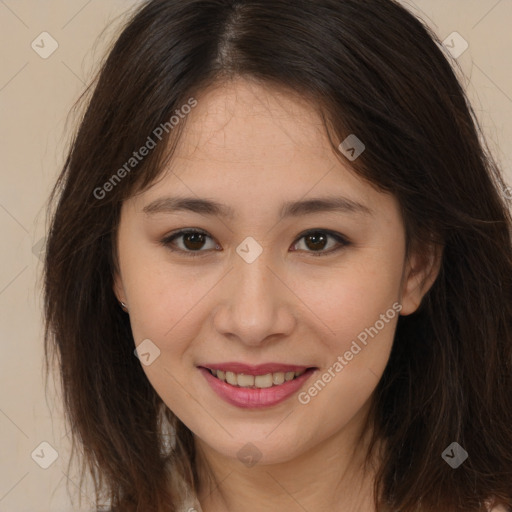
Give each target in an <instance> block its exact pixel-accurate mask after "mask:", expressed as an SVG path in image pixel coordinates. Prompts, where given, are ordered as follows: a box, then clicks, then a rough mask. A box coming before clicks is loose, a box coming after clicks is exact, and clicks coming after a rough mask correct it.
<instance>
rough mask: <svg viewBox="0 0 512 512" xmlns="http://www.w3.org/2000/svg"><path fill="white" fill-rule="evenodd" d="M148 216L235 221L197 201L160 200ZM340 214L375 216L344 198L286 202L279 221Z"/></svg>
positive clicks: (221, 208) (218, 207) (229, 212)
mask: <svg viewBox="0 0 512 512" xmlns="http://www.w3.org/2000/svg"><path fill="white" fill-rule="evenodd" d="M142 211H143V212H144V213H146V214H148V215H153V214H157V213H175V212H177V211H188V212H193V213H198V214H201V215H212V216H219V217H223V218H228V219H234V217H235V212H234V210H233V209H232V208H231V207H229V206H227V205H225V204H222V203H219V202H217V201H213V200H210V199H201V198H197V197H163V198H160V199H156V200H154V201H152V202H151V203H149V204H148V205H146V206H145V207H144V208H143V210H142ZM323 212H340V213H360V214H365V215H374V213H375V212H374V211H373V210H371V209H370V208H368V207H367V206H365V205H363V204H361V203H358V202H357V201H354V200H352V199H349V198H346V197H316V198H312V199H307V200H302V201H288V202H285V203H284V204H283V206H282V208H281V213H280V218H281V219H284V218H287V217H299V216H303V215H309V214H313V213H323Z"/></svg>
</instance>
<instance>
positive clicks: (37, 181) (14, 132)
mask: <svg viewBox="0 0 512 512" xmlns="http://www.w3.org/2000/svg"><path fill="white" fill-rule="evenodd" d="M136 4H137V2H136V1H135V0H130V1H128V0H125V1H122V0H67V1H65V0H46V1H44V2H43V1H35V0H0V24H1V25H0V26H1V30H0V48H1V55H2V59H1V62H2V66H1V67H0V109H1V118H0V119H1V124H0V130H1V132H0V141H1V152H0V155H1V160H0V166H1V168H0V169H1V170H0V180H1V187H0V229H1V242H0V258H1V265H0V339H1V345H0V379H1V380H0V382H1V388H0V446H1V452H0V512H18V511H30V512H43V511H51V512H58V511H70V510H78V507H77V506H76V505H75V507H72V505H71V501H70V499H69V497H68V495H67V492H68V491H67V490H66V484H67V488H68V490H69V491H70V492H72V493H74V494H75V495H76V493H77V487H76V486H77V483H78V480H77V477H76V472H75V471H74V470H73V469H71V470H68V459H69V452H68V450H69V443H68V437H67V436H66V430H65V426H64V423H63V421H62V416H61V408H60V406H59V399H58V397H57V398H55V393H56V391H55V389H54V387H53V385H52V384H51V381H50V385H49V388H48V393H47V394H45V389H44V380H43V373H42V357H43V350H42V329H41V326H42V322H41V310H40V307H41V296H40V271H41V261H40V259H39V257H38V254H39V253H38V250H39V248H40V247H41V244H42V242H41V240H43V241H44V232H45V202H46V199H47V196H48V193H49V191H50V188H51V186H52V183H53V182H54V180H55V177H56V175H57V172H58V171H59V169H60V166H61V165H62V162H63V159H64V151H65V148H66V144H67V142H68V141H69V136H70V133H71V128H72V125H71V126H70V125H69V124H68V125H66V116H67V113H68V111H69V109H70V108H71V106H72V104H73V103H74V101H75V100H76V99H77V98H78V95H79V94H80V93H81V91H82V90H83V89H84V87H85V84H87V83H88V82H89V81H90V79H91V77H92V72H93V70H94V66H95V64H96V63H97V62H98V61H99V59H100V58H101V57H102V52H103V49H104V48H105V47H106V45H108V44H109V43H110V42H111V40H112V38H113V37H114V35H115V33H116V30H117V28H116V27H118V26H119V23H120V22H122V19H123V18H122V16H121V15H122V14H123V13H124V12H125V11H127V10H129V9H131V8H132V7H133V6H134V5H136ZM404 4H406V5H408V6H410V8H411V10H412V11H413V12H415V13H416V14H418V15H419V16H421V17H422V18H423V19H424V20H425V21H427V22H428V23H429V24H430V26H431V27H432V28H433V29H434V30H435V32H436V33H437V34H438V35H439V37H440V38H441V39H442V40H444V39H445V38H446V37H447V36H448V35H449V34H451V33H452V32H453V31H457V32H458V33H459V34H460V35H461V36H462V37H463V38H464V39H465V40H466V41H467V42H468V43H469V48H468V49H467V51H465V52H464V53H463V54H462V55H461V56H460V57H458V59H457V61H458V62H459V63H460V65H461V66H462V69H463V72H464V74H465V76H466V78H465V79H464V84H465V86H466V87H467V90H468V92H469V96H470V99H471V100H472V102H473V105H474V108H475V110H476V112H477V114H478V116H479V118H480V121H481V123H482V126H483V128H484V130H485V133H486V135H487V137H488V141H489V144H490V147H491V149H492V150H493V151H494V153H495V156H496V158H497V159H498V161H499V162H500V163H501V165H502V167H503V169H504V170H505V173H506V178H507V182H508V184H509V185H512V165H511V163H512V66H511V61H512V59H511V57H510V55H511V51H512V31H511V29H510V27H511V22H512V0H414V1H413V0H404ZM120 16H121V17H120ZM107 26H109V27H110V28H109V29H108V30H107V31H106V32H104V33H103V30H104V29H105V27H107ZM44 31H46V32H48V33H49V34H51V36H52V37H53V38H54V39H55V40H56V41H57V43H58V48H57V50H56V51H55V52H54V53H53V54H52V55H51V56H50V57H48V58H47V59H43V58H41V57H40V56H39V55H38V54H37V53H36V52H35V51H34V50H33V49H32V47H31V43H32V41H33V40H36V42H37V41H39V40H40V39H38V36H39V35H40V34H41V33H42V32H44ZM100 34H102V37H101V39H100V38H99V36H100ZM39 44H41V43H39ZM511 190H512V189H511ZM508 194H509V195H510V196H511V197H512V193H511V191H509V192H508ZM42 442H47V443H49V444H50V445H51V446H52V447H53V448H54V449H55V450H56V452H57V453H58V458H57V459H56V460H55V462H54V463H53V464H52V465H51V466H50V467H48V469H43V468H41V467H40V466H39V465H38V464H36V462H35V460H34V459H36V460H38V461H39V462H44V461H45V460H46V461H48V460H49V457H50V454H51V451H50V449H49V448H48V447H44V446H43V447H42V448H38V447H39V445H40V443H42ZM34 450H35V452H34ZM41 450H43V451H41ZM33 453H34V459H33V458H32V456H31V454H33ZM37 455H39V457H37ZM83 499H84V502H83V508H82V509H83V510H92V507H91V505H90V502H89V506H88V499H87V495H84V498H83Z"/></svg>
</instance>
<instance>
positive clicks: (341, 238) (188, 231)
mask: <svg viewBox="0 0 512 512" xmlns="http://www.w3.org/2000/svg"><path fill="white" fill-rule="evenodd" d="M317 233H322V234H325V235H328V236H330V237H331V238H334V239H335V240H336V241H337V242H338V243H339V244H340V245H339V246H338V247H335V248H334V249H330V250H328V251H306V252H308V253H311V255H312V256H314V257H322V256H328V255H329V254H333V253H335V252H338V251H339V250H341V249H343V248H345V247H347V246H349V245H351V242H349V241H348V240H347V239H346V238H345V237H344V236H342V235H341V234H339V233H336V232H334V231H330V230H328V229H312V230H309V231H306V232H305V233H301V234H300V235H299V237H298V238H297V239H296V241H295V242H294V243H293V245H296V244H297V243H298V242H299V241H300V240H301V239H302V238H304V237H306V236H308V235H311V234H317ZM190 234H200V235H205V236H207V237H209V238H212V237H210V235H209V234H208V233H206V232H205V231H202V230H199V229H185V230H181V231H177V232H174V233H170V234H169V235H167V236H166V237H165V238H163V239H162V240H161V244H162V245H163V246H165V247H166V248H167V249H169V250H170V251H172V252H181V253H184V254H186V255H187V256H190V257H192V258H194V257H198V256H204V254H201V253H205V252H209V251H204V250H197V251H190V250H187V251H185V250H183V249H176V248H174V247H173V246H172V242H173V241H174V240H175V239H176V238H180V237H181V236H184V235H190ZM210 250H211V249H210Z"/></svg>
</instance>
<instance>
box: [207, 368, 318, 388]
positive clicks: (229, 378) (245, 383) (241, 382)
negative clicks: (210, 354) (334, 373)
mask: <svg viewBox="0 0 512 512" xmlns="http://www.w3.org/2000/svg"><path fill="white" fill-rule="evenodd" d="M205 369H206V370H208V371H209V372H210V373H211V374H212V375H213V376H214V377H215V378H217V379H219V380H220V381H222V382H226V383H228V384H230V385H231V386H236V387H239V388H249V389H266V388H271V387H275V386H281V385H282V384H284V383H285V382H290V381H292V380H294V379H297V378H298V377H300V376H301V375H303V374H304V373H306V371H307V370H313V369H314V368H304V369H303V370H300V371H287V372H268V373H264V374H260V375H250V374H247V373H242V372H240V373H236V372H231V371H227V370H215V369H212V368H205Z"/></svg>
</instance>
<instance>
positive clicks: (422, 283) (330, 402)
mask: <svg viewBox="0 0 512 512" xmlns="http://www.w3.org/2000/svg"><path fill="white" fill-rule="evenodd" d="M197 100H198V105H197V106H196V107H195V108H194V109H193V110H192V112H191V113H190V114H189V116H188V118H187V120H186V130H185V132H184V135H183V137H182V138H181V139H180V141H179V144H178V147H177V150H176V153H175V154H174V157H173V159H172V162H171V164H170V167H169V168H168V169H166V170H165V173H164V175H163V177H162V179H159V180H157V182H156V183H154V184H153V185H152V186H151V187H150V188H148V189H146V190H145V191H143V192H142V193H140V194H138V195H135V196H133V197H132V198H130V199H129V200H127V201H126V202H125V203H124V204H123V207H122V212H121V220H120V226H119V233H118V254H119V268H120V272H119V274H117V275H116V277H115V286H114V290H115V293H116V295H117V298H118V299H119V300H120V301H123V302H125V303H126V304H127V305H128V309H129V315H130V321H131V326H132V331H133V335H134V339H135V342H136V344H137V345H138V344H139V343H141V341H142V340H145V339H150V340H151V341H152V342H153V343H154V344H155V345H156V346H157V347H158V348H159V350H160V356H159V357H158V358H157V359H156V360H155V361H154V362H153V363H152V364H151V365H148V366H143V369H144V371H145V372H146V375H147V377H148V379H149V380H150V382H151V384H152V385H153V386H154V388H155V390H156V391H157V393H158V394H159V395H160V396H161V397H162V399H163V400H164V402H165V403H166V405H167V406H168V407H169V408H170V409H171V410H172V411H173V412H174V413H175V414H176V415H177V416H178V417H179V418H180V419H181V420H182V421H183V422H184V423H185V425H187V427H188V428H189V429H190V430H191V431H192V432H193V434H194V437H195V441H196V446H197V449H198V452H199V464H198V465H199V473H200V482H201V485H200V487H201V491H200V495H199V499H200V502H201V506H202V508H203V510H204V512H216V511H221V510H223V511H225V510H230V511H231V510H233V511H234V510H246V511H249V512H259V511H263V510H265V511H267V510H268V506H269V503H271V504H272V508H273V509H274V510H281V509H282V510H287V511H290V512H295V511H297V512H298V511H303V510H309V511H324V510H325V511H327V510H329V511H342V510H360V509H361V510H365V511H371V510H375V509H374V506H373V501H372V499H373V496H372V490H371V485H372V477H373V473H372V472H369V473H367V474H366V475H363V474H362V472H361V462H362V456H363V453H364V449H362V448H364V446H363V445H357V444H356V440H357V436H358V435H359V433H360V432H361V427H362V422H363V420H364V418H365V415H366V414H367V411H368V406H369V403H370V398H371V395H372V392H373V391H374V389H375V387H376V386H377V383H378V381H379V379H380V377H381V375H382V373H383V371H384V368H385V366H386V363H387V361H388V358H389V354H390V350H391V346H392V341H393V335H394V332H395V329H396V322H397V320H398V314H397V315H396V316H395V318H394V319H392V320H389V321H388V322H387V323H385V327H384V328H383V329H381V330H380V331H379V333H378V335H377V336H375V337H374V338H373V339H372V338H369V341H368V344H367V345H366V346H365V347H364V349H363V350H361V351H360V352H359V353H358V354H357V355H355V356H354V358H353V359H352V360H351V361H349V362H348V364H347V365H346V366H345V367H344V369H343V371H341V372H339V373H338V374H336V377H335V378H333V379H332V380H331V382H329V383H328V384H327V385H326V386H325V388H324V389H322V390H321V392H319V393H318V394H317V395H316V396H315V397H313V398H312V399H311V401H310V402H309V403H307V404H305V405H303V404H301V403H299V401H298V400H297V396H296V395H294V396H292V397H290V398H289V399H287V400H286V401H284V402H282V403H281V404H278V405H276V406H272V407H268V408H264V409H259V410H255V409H241V408H238V407H236V406H233V405H230V404H228V403H226V402H224V401H223V400H222V399H221V398H219V397H218V396H217V395H216V394H215V393H214V392H213V390H212V389H211V388H210V386H209V385H208V384H207V382H206V380H205V379H204V377H203V375H202V374H201V373H200V372H199V370H198V369H197V367H196V366H197V365H199V364H204V363H220V362H223V361H224V362H225V361H240V362H245V363H249V364H251V363H252V364H260V363H264V362H282V363H288V364H298V365H304V366H308V367H309V366H315V367H318V368H319V370H318V371H317V374H316V375H315V376H313V377H312V378H310V379H309V380H308V382H307V383H306V384H305V385H304V387H303V388H302V389H301V391H304V390H307V389H308V388H309V387H310V386H311V384H312V383H313V382H314V381H315V380H316V379H317V378H318V376H319V375H321V374H322V373H324V372H326V371H327V369H328V368H329V367H332V365H333V363H334V362H335V361H336V360H337V357H338V356H339V355H342V356H343V354H344V353H345V352H346V351H347V350H349V348H350V345H351V343H352V341H353V340H355V339H356V337H357V335H358V334H359V333H361V332H362V331H364V329H365V328H368V327H370V326H373V325H374V324H375V322H376V321H377V320H379V318H380V315H381V314H384V313H386V311H387V310H389V309H390V308H392V305H393V304H394V303H399V304H401V305H402V310H401V314H402V315H408V314H411V313H412V312H414V311H415V310H416V309H417V307H418V306H419V304H420V302H421V299H422V297H423V296H424V294H425V293H426V292H427V291H428V289H429V288H430V286H431V285H432V284H433V282H434V280H435V277H436V276H437V272H438V270H439V259H440V258H439V255H437V254H436V253H435V252H434V250H432V251H431V252H427V253H426V252H425V251H423V252H422V254H423V255H424V256H425V254H428V257H420V255H419V253H418V254H417V255H416V254H411V255H409V257H408V258H406V254H405V231H404V225H403V220H402V218H401V215H400V210H399V205H398V203H397V201H396V199H395V198H394V197H392V196H390V195H388V194H384V193H381V192H378V191H377V190H376V189H375V188H374V187H372V186H370V185H369V184H368V183H367V182H364V181H362V180H361V179H359V178H358V177H357V176H356V175H355V174H354V173H353V172H352V171H351V170H350V167H349V164H350V162H349V161H348V160H346V159H345V157H344V156H343V155H341V154H339V155H336V154H334V152H333V151H332V148H331V147H330V146H329V144H328V139H327V135H326V133H325V129H324V127H323V124H322V122H321V120H320V118H319V117H318V115H317V114H316V113H315V111H314V109H313V108H312V106H311V105H310V104H308V103H307V102H306V101H305V100H303V99H302V98H300V97H297V96H295V95H293V94H290V93H289V92H285V91H281V90H277V89H274V88H269V87H262V86H261V85H257V84H256V83H254V82H249V81H247V80H243V79H237V80H234V81H232V82H230V83H226V84H223V85H222V87H217V88H211V89H209V90H207V91H204V92H203V94H202V95H200V96H197ZM365 142H366V144H367V145H368V144H371V141H365ZM171 195H172V196H194V197H200V198H208V199H213V200H215V201H218V202H220V203H223V204H225V205H228V206H230V207H231V208H232V209H233V210H234V217H233V218H223V217H220V216H214V215H207V214H198V213H194V212H189V211H176V212H168V211H160V212H153V213H147V212H144V211H143V209H144V208H145V207H146V206H147V205H148V204H150V203H151V202H153V201H155V200H157V199H160V198H163V197H166V196H171ZM321 196H330V197H332V196H343V197H346V198H350V199H351V200H353V201H357V202H358V203H361V204H363V205H364V206H366V207H367V208H369V209H371V211H372V213H371V214H367V213H362V212H317V213H313V214H308V215H303V216H298V217H290V218H286V219H281V220H280V218H279V211H280V209H281V207H282V203H283V202H284V201H294V200H303V199H310V198H312V197H321ZM190 228H196V229H199V230H202V231H205V232H207V234H208V237H206V238H205V239H204V243H203V246H202V247H201V245H200V244H198V243H197V241H196V242H195V244H194V243H193V242H192V243H191V241H190V239H187V237H186V236H185V237H183V236H182V237H181V238H178V239H175V240H174V242H173V243H174V247H175V248H176V249H180V248H181V249H182V251H187V250H188V251H189V253H188V254H187V253H186V252H182V253H180V252H172V251H171V250H170V249H169V247H166V246H164V245H163V244H162V243H161V241H162V239H163V238H164V237H165V236H166V235H169V234H170V233H172V232H174V231H177V230H180V229H190ZM310 229H311V230H317V231H321V230H326V229H327V230H330V231H334V232H336V233H339V234H341V235H343V236H344V237H345V238H348V240H349V241H350V244H349V245H347V246H341V248H340V250H338V251H336V252H329V251H330V250H331V249H333V248H335V247H339V246H340V245H339V244H338V242H336V240H335V239H332V238H330V237H329V238H328V239H327V241H326V245H325V246H324V247H322V246H321V244H318V242H316V243H317V245H315V243H314V242H311V241H309V242H308V241H307V238H304V237H303V236H302V237H301V238H300V236H301V235H303V233H304V231H306V230H310ZM248 236H251V237H253V238H254V239H255V240H256V241H257V242H258V243H259V244H260V246H261V247H262V249H263V252H262V253H261V255H260V256H259V257H258V258H257V259H256V260H255V261H254V262H252V263H250V264H249V263H247V262H246V261H244V259H242V258H241V257H240V256H239V255H238V254H237V252H236V248H237V247H238V246H239V245H240V244H241V242H242V241H244V240H245V239H246V238H247V237H248ZM209 237H211V238H209ZM197 247H199V249H198V248H197ZM216 247H217V248H220V249H219V250H215V249H216ZM293 249H295V250H293ZM194 250H195V251H196V252H197V251H203V252H202V253H201V255H199V256H198V257H195V258H194V257H191V256H189V254H190V252H192V251H194ZM315 251H316V252H315ZM322 251H323V253H324V256H315V254H318V253H319V252H322ZM249 442H251V443H252V444H254V445H255V446H256V447H257V448H258V450H259V451H260V452H261V459H260V460H259V461H258V463H257V464H256V465H255V466H252V467H247V466H245V465H244V464H243V463H242V462H241V461H240V460H239V459H238V458H237V452H238V451H239V450H240V449H241V448H242V447H244V446H245V445H246V444H247V443H249ZM365 442H366V440H363V444H364V443H365ZM207 469H209V472H208V471H207ZM215 482H218V483H217V484H216V483H215Z"/></svg>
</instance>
